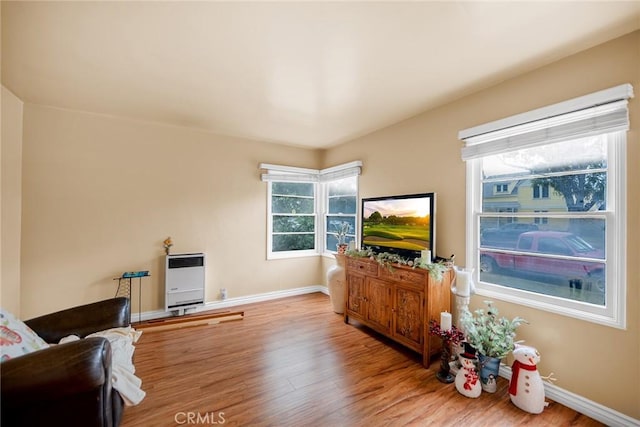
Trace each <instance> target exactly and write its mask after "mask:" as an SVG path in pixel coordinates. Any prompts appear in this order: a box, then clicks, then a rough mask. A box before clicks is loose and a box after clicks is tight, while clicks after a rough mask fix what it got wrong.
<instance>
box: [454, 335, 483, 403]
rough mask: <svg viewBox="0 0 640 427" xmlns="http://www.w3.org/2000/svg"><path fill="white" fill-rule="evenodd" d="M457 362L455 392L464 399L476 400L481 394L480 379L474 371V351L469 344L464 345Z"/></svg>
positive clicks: (475, 360) (475, 370) (476, 359)
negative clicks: (458, 363)
mask: <svg viewBox="0 0 640 427" xmlns="http://www.w3.org/2000/svg"><path fill="white" fill-rule="evenodd" d="M459 361H460V364H461V367H460V369H459V370H458V373H457V374H456V380H455V384H456V390H458V392H459V393H460V394H461V395H463V396H466V397H471V398H474V399H475V398H476V397H479V396H480V393H481V392H482V385H481V383H480V377H479V376H478V371H477V369H476V362H477V361H478V358H477V357H476V351H475V349H474V348H473V347H471V346H470V345H469V344H467V343H464V352H463V353H460V357H459Z"/></svg>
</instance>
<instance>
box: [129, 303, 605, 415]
mask: <svg viewBox="0 0 640 427" xmlns="http://www.w3.org/2000/svg"><path fill="white" fill-rule="evenodd" d="M233 309H234V310H243V311H244V312H245V317H244V319H243V320H237V321H232V322H227V323H220V324H217V325H208V326H198V327H192V328H183V329H175V330H165V331H154V332H151V331H149V332H145V333H143V334H142V337H141V338H140V340H139V341H138V344H137V345H136V352H135V356H134V362H135V365H136V374H137V375H138V376H139V377H140V378H141V379H142V381H143V383H142V388H143V389H144V390H145V391H146V392H147V396H146V398H145V399H144V400H143V401H142V403H141V404H140V405H138V406H135V407H128V408H125V412H124V417H123V422H122V426H123V427H136V426H140V427H147V426H154V427H161V426H179V425H224V426H292V427H298V426H330V427H335V426H345V427H346V426H409V425H411V426H429V425H433V426H453V425H456V426H521V425H532V426H545V425H546V426H576V425H579V426H600V425H602V424H600V423H598V422H597V421H595V420H593V419H590V418H588V417H586V416H584V415H582V414H579V413H577V412H575V411H573V410H571V409H569V408H567V407H564V406H562V405H560V404H558V403H555V402H551V404H550V406H549V407H547V408H546V409H545V411H544V412H543V413H542V414H539V415H532V414H528V413H526V412H523V411H521V410H520V409H518V408H516V407H515V406H514V405H513V404H512V403H511V401H510V400H509V396H508V392H507V388H508V383H507V381H506V380H505V379H504V378H499V380H498V391H497V393H495V394H488V393H483V394H482V395H481V396H480V397H479V398H478V399H468V398H466V397H464V396H462V395H461V394H459V393H458V392H457V391H456V389H455V387H454V385H453V384H443V383H441V382H439V381H438V380H437V379H436V378H435V373H436V372H437V370H438V366H439V364H438V362H437V361H434V362H433V363H432V364H431V367H430V368H429V369H425V368H424V367H423V366H422V365H421V364H420V359H421V357H420V356H419V355H418V354H415V353H413V352H411V351H408V350H405V349H404V348H403V347H401V346H398V345H396V344H395V343H393V342H392V341H389V340H387V339H385V338H383V337H381V336H379V335H376V334H375V333H373V332H371V331H370V330H368V329H367V328H365V327H360V326H353V325H347V324H345V323H344V321H343V317H342V316H341V315H338V314H335V313H333V311H332V310H331V305H330V303H329V299H328V297H327V296H326V295H324V294H321V293H315V294H308V295H302V296H296V297H290V298H283V299H279V300H273V301H268V302H261V303H256V304H248V305H244V306H241V307H234V308H233ZM189 421H191V422H189Z"/></svg>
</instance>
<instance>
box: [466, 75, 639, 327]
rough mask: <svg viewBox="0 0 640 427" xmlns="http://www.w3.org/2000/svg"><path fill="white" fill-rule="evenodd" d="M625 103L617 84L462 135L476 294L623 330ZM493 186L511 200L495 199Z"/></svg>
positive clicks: (627, 90) (625, 89)
mask: <svg viewBox="0 0 640 427" xmlns="http://www.w3.org/2000/svg"><path fill="white" fill-rule="evenodd" d="M630 96H632V88H631V86H630V85H622V86H619V87H616V88H611V89H608V90H605V91H601V92H597V93H595V94H591V95H587V96H585V97H581V98H576V99H574V100H570V101H567V102H565V103H560V104H555V105H553V106H549V107H545V108H542V109H539V110H534V111H531V112H528V113H524V114H521V115H518V116H514V117H510V118H507V119H503V120H499V121H496V122H492V123H489V124H486V125H480V126H477V127H475V128H471V129H467V130H464V131H461V132H460V137H461V139H462V140H464V141H465V148H464V149H463V159H464V160H465V161H466V162H467V177H468V178H467V179H468V185H467V189H468V191H467V202H468V206H470V207H471V209H470V210H469V211H468V213H467V264H468V266H472V267H474V268H475V273H474V274H475V277H474V279H475V281H476V283H477V286H476V287H477V292H478V294H481V295H484V296H488V297H491V298H496V299H503V300H505V301H510V302H513V303H517V304H522V305H527V306H531V307H535V308H539V309H542V310H547V311H551V312H555V313H558V314H562V315H568V316H572V317H576V318H580V319H584V320H588V321H592V322H596V323H601V324H605V325H609V326H614V327H619V328H624V327H625V317H626V315H625V307H626V304H625V296H626V275H625V272H626V245H625V241H626V238H625V237H626V230H625V213H626V212H625V206H626V202H625V195H626V192H625V185H626V173H625V167H626V164H625V159H626V130H628V126H629V123H628V111H627V99H628V98H629V97H630ZM497 181H499V182H500V183H501V185H502V183H504V182H505V181H507V182H508V183H509V186H510V187H511V186H513V187H514V188H518V190H519V191H517V196H516V197H513V198H509V199H508V200H502V199H496V195H495V194H494V193H493V192H488V191H486V190H487V189H490V188H492V183H495V182H497ZM493 185H495V184H493ZM507 202H508V203H509V204H510V206H511V210H512V212H507V210H506V209H505V208H504V206H500V203H502V204H503V205H504V204H505V203H507ZM496 224H505V225H503V226H500V227H495V225H496ZM469 264H471V265H469Z"/></svg>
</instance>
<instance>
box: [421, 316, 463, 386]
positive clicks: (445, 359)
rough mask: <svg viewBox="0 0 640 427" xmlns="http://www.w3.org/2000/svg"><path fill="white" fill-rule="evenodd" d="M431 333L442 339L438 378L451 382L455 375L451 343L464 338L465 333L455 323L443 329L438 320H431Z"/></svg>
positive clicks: (441, 380)
mask: <svg viewBox="0 0 640 427" xmlns="http://www.w3.org/2000/svg"><path fill="white" fill-rule="evenodd" d="M429 335H436V336H438V337H440V339H441V340H442V353H440V370H439V371H438V373H436V378H437V379H438V380H439V381H440V382H443V383H445V384H451V383H452V382H453V381H454V380H455V377H454V376H453V375H452V374H451V368H450V366H449V362H450V360H451V350H450V346H451V344H456V345H457V344H458V343H459V342H460V341H462V340H463V339H464V334H463V333H462V332H461V331H459V330H458V328H456V327H455V326H454V325H451V329H448V330H445V329H441V328H440V325H439V324H438V322H436V321H435V320H431V321H430V322H429Z"/></svg>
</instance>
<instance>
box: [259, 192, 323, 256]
mask: <svg viewBox="0 0 640 427" xmlns="http://www.w3.org/2000/svg"><path fill="white" fill-rule="evenodd" d="M272 182H273V181H271V182H269V183H268V185H267V259H268V260H271V259H284V258H302V257H308V256H315V255H317V254H318V242H317V235H318V215H317V204H318V203H317V198H318V186H317V185H314V186H313V194H314V196H313V203H314V209H313V211H314V217H315V225H316V226H315V230H314V233H315V235H316V242H315V249H307V250H300V251H278V252H274V251H273V250H272V248H273V213H272V212H271V202H272V197H271V196H272V195H273V193H272V191H271V183H272ZM288 182H290V181H288Z"/></svg>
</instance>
